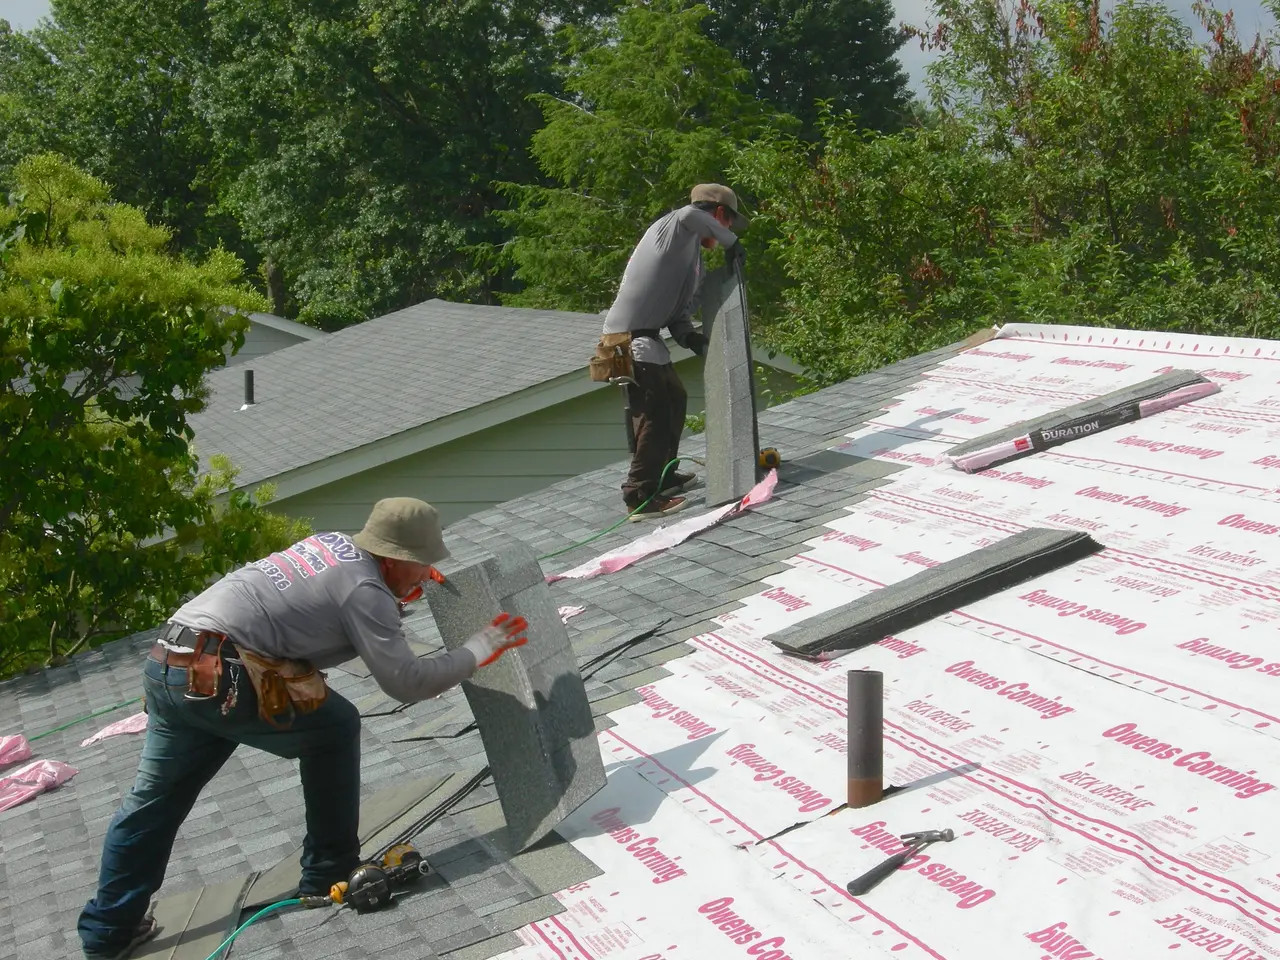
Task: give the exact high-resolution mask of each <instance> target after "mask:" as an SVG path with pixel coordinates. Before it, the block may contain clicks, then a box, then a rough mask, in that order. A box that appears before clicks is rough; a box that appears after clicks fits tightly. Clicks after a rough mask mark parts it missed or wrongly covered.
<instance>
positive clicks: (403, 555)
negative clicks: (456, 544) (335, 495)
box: [351, 497, 449, 566]
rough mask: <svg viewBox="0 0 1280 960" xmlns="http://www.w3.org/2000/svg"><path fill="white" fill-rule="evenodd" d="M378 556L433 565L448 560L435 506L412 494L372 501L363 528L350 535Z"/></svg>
mask: <svg viewBox="0 0 1280 960" xmlns="http://www.w3.org/2000/svg"><path fill="white" fill-rule="evenodd" d="M351 539H352V541H353V542H354V543H355V545H356V546H357V547H359V548H360V549H361V550H364V551H365V552H366V553H372V554H373V555H374V556H376V557H387V558H389V559H391V560H407V561H409V562H410V563H421V564H424V565H425V566H431V565H432V564H434V563H439V562H440V561H441V560H447V559H448V557H449V550H448V548H447V547H445V545H444V536H443V534H441V532H440V514H439V513H437V512H436V508H435V507H433V506H431V504H429V503H426V502H425V501H423V500H415V499H414V498H413V497H388V498H387V499H385V500H379V501H378V502H377V503H375V504H374V505H373V511H372V512H371V513H370V514H369V519H368V520H367V521H366V522H365V525H364V529H363V530H361V531H360V532H359V533H357V534H356V535H355V536H354V537H352V538H351Z"/></svg>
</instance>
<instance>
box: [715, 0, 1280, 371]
mask: <svg viewBox="0 0 1280 960" xmlns="http://www.w3.org/2000/svg"><path fill="white" fill-rule="evenodd" d="M938 11H939V16H940V22H939V24H938V26H937V29H936V32H935V33H934V34H933V36H934V37H935V39H936V42H938V43H939V44H940V45H941V46H942V49H943V51H944V53H943V56H942V57H941V59H940V61H939V62H938V63H937V64H936V65H935V67H934V68H933V72H932V81H931V87H932V91H931V92H932V100H933V104H932V106H933V111H932V113H931V116H930V118H929V122H928V123H927V124H926V125H924V126H921V127H918V128H913V129H911V130H907V131H904V132H902V133H900V134H897V135H893V136H873V135H867V134H865V133H864V132H862V131H860V130H858V129H856V127H855V126H853V125H851V124H849V123H847V122H844V121H841V120H838V119H829V120H828V121H827V122H826V123H825V127H824V130H825V134H826V138H827V140H826V144H825V146H824V148H823V149H822V150H821V151H820V152H819V153H818V154H817V155H816V156H815V155H814V154H813V152H812V151H811V149H810V148H809V147H808V146H807V145H806V144H804V143H799V142H796V141H789V140H787V139H785V138H781V137H772V138H764V139H761V140H760V141H758V142H756V143H754V144H752V145H751V146H750V147H748V148H747V149H746V150H745V151H744V152H743V153H742V154H741V155H740V157H739V158H738V164H737V166H736V173H737V176H738V177H739V178H740V179H741V181H743V182H745V183H747V184H749V185H750V186H751V188H752V189H753V190H754V191H755V192H756V193H757V194H758V195H759V196H761V197H763V198H767V203H764V204H762V212H763V219H765V220H766V221H767V222H768V223H769V224H770V226H771V228H772V229H773V231H774V237H775V240H774V246H775V251H776V254H777V255H778V257H779V258H780V259H781V260H782V261H783V262H784V263H785V265H786V269H787V272H788V274H789V276H790V278H791V279H792V281H793V286H791V287H790V288H789V289H788V292H787V294H786V319H785V322H783V323H780V324H778V325H776V326H775V327H774V328H773V329H772V330H771V337H772V342H773V343H774V344H775V345H776V346H778V347H780V348H782V349H785V350H786V351H787V352H788V353H789V354H790V355H791V356H793V357H795V358H796V359H797V360H799V361H801V362H802V363H804V364H806V365H807V366H808V367H809V368H810V369H811V372H812V373H813V374H814V375H815V376H817V377H819V378H820V379H821V380H822V381H824V382H832V381H834V380H837V379H841V378H843V377H847V376H851V375H854V374H857V373H860V372H863V371H865V370H868V369H871V368H873V367H875V366H878V365H880V364H883V363H887V362H891V361H894V360H897V359H900V358H902V357H904V356H907V355H910V354H913V353H916V352H918V351H920V350H924V349H928V348H930V347H934V346H939V345H941V344H943V343H947V342H951V341H954V340H956V339H958V338H960V337H962V336H964V335H965V334H966V333H969V332H972V331H974V330H976V329H978V328H982V327H988V326H991V325H993V324H1002V323H1008V322H1013V321H1025V322H1038V323H1073V324H1085V325H1099V326H1116V327H1128V328H1141V329H1154V330H1180V331H1188V332H1196V333H1204V334H1234V335H1244V336H1261V337H1274V336H1276V335H1278V334H1280V320H1278V319H1277V318H1280V298H1278V297H1277V281H1278V280H1280V233H1278V231H1277V224H1278V223H1280V190H1278V189H1277V184H1276V179H1277V174H1278V173H1280V162H1278V161H1280V128H1278V127H1277V119H1278V118H1280V94H1278V93H1277V90H1280V71H1278V70H1277V66H1276V63H1275V61H1274V59H1273V57H1272V54H1271V52H1270V50H1269V48H1268V47H1266V46H1265V45H1254V46H1253V47H1251V48H1243V47H1241V45H1240V44H1239V43H1238V42H1237V41H1236V39H1235V37H1234V35H1233V33H1232V30H1231V28H1230V22H1229V20H1227V19H1226V18H1224V17H1222V16H1221V15H1219V14H1215V13H1213V12H1212V11H1205V16H1206V18H1207V22H1208V24H1209V25H1210V27H1211V29H1212V32H1213V34H1214V41H1213V42H1212V44H1211V45H1210V47H1209V48H1208V49H1204V50H1202V49H1199V48H1198V47H1197V46H1196V45H1195V44H1194V43H1193V42H1192V40H1191V37H1190V34H1189V31H1188V30H1187V29H1186V27H1185V26H1184V25H1183V24H1182V23H1181V22H1179V21H1178V19H1177V18H1176V16H1175V15H1174V14H1172V13H1171V12H1169V11H1168V10H1167V9H1165V8H1164V7H1162V6H1159V5H1156V4H1151V3H1145V2H1135V0H1123V2H1121V3H1120V4H1118V6H1117V7H1116V10H1115V13H1114V16H1113V18H1112V19H1111V20H1110V22H1108V21H1107V20H1106V19H1105V18H1104V17H1103V15H1102V14H1101V12H1100V10H1099V8H1098V5H1097V3H1096V2H1095V3H1088V2H1085V3H1080V2H1071V0H1046V2H1044V3H1041V4H1039V5H1037V6H1034V7H1033V6H1032V5H1031V4H1030V3H1029V2H1027V0H1021V2H1018V0H1014V2H1013V3H1005V2H1001V0H940V2H939V4H938Z"/></svg>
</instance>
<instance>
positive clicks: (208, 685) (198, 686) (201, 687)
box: [186, 633, 227, 700]
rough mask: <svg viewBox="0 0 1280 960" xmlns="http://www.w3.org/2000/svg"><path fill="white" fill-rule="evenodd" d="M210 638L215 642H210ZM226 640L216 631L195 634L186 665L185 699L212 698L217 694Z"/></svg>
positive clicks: (220, 680)
mask: <svg viewBox="0 0 1280 960" xmlns="http://www.w3.org/2000/svg"><path fill="white" fill-rule="evenodd" d="M211 640H216V641H217V644H216V645H213V644H211V643H210V641H211ZM226 641H227V638H226V637H224V636H223V635H221V634H218V633H199V634H197V635H196V639H195V647H194V649H195V653H194V654H192V655H191V664H190V665H189V666H188V667H187V692H186V699H188V700H212V699H213V698H214V697H216V696H217V695H218V686H219V685H220V684H221V683H222V645H223V644H224V643H226ZM210 647H212V649H210Z"/></svg>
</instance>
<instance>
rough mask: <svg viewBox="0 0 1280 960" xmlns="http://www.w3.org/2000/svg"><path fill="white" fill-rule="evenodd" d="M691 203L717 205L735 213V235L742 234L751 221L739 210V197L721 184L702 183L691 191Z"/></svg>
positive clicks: (733, 228)
mask: <svg viewBox="0 0 1280 960" xmlns="http://www.w3.org/2000/svg"><path fill="white" fill-rule="evenodd" d="M689 202H690V203H715V204H719V205H720V206H722V207H727V208H728V209H730V210H732V211H733V226H732V227H730V228H729V229H731V230H732V231H733V232H734V233H741V232H742V231H743V230H745V229H746V228H747V224H749V223H750V222H751V221H750V220H749V219H747V217H746V215H745V214H743V213H742V211H741V210H739V209H738V195H737V194H736V193H734V192H733V191H732V190H730V189H729V188H728V187H726V186H724V185H723V184H719V183H700V184H698V185H697V186H696V187H694V188H693V189H692V190H690V191H689Z"/></svg>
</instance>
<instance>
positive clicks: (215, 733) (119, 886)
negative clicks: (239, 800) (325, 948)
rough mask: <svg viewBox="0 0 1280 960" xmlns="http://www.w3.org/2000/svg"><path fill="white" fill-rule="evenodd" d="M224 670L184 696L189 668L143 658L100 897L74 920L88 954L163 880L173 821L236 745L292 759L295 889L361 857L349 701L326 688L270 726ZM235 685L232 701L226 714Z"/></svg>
mask: <svg viewBox="0 0 1280 960" xmlns="http://www.w3.org/2000/svg"><path fill="white" fill-rule="evenodd" d="M228 656H230V657H234V656H235V654H234V653H230V654H228ZM222 670H223V673H222V683H221V685H220V688H219V691H218V696H217V697H215V698H214V699H212V700H187V699H185V697H184V694H185V693H186V690H187V671H186V669H185V668H182V667H170V666H166V665H165V664H162V663H159V662H157V661H156V660H154V659H152V658H150V657H148V658H147V662H146V667H145V669H144V671H143V689H144V690H145V691H146V696H147V700H146V703H147V713H148V716H149V720H148V724H147V739H146V743H145V744H144V745H143V748H142V757H141V759H140V760H139V762H138V775H137V778H136V779H135V780H134V783H133V789H132V790H131V791H130V792H129V795H128V796H127V797H125V799H124V802H123V803H122V804H121V805H120V809H119V810H117V811H116V813H115V816H114V817H112V819H111V824H110V826H108V828H107V836H106V840H105V842H104V844H103V850H102V868H101V871H100V873H99V876H98V894H97V896H96V897H94V898H93V899H92V900H90V901H89V902H88V903H87V904H86V905H85V908H84V910H83V912H82V913H81V914H80V922H79V924H78V925H77V929H78V930H79V933H80V939H81V941H82V942H83V944H84V948H85V950H86V951H88V952H102V953H110V952H112V951H113V950H118V949H121V948H123V946H124V945H126V944H128V943H129V941H130V940H131V939H132V938H133V936H134V933H135V931H136V930H137V928H138V926H139V924H141V922H142V920H143V919H144V918H145V916H146V912H147V909H148V907H149V906H150V903H151V898H152V896H153V895H154V894H155V892H156V891H157V890H159V889H160V885H161V884H162V883H163V882H164V874H165V869H166V867H167V866H168V864H169V857H170V855H171V853H172V851H173V841H174V839H175V837H176V836H177V833H178V828H179V827H180V826H182V822H183V821H184V820H185V819H186V818H187V814H189V813H190V812H191V808H192V807H193V806H194V805H195V802H196V799H197V798H198V797H199V796H200V791H201V790H203V789H204V787H205V784H207V783H208V782H209V781H210V780H212V779H213V776H214V774H216V773H217V772H218V770H219V769H220V768H221V767H222V765H223V764H224V763H226V762H227V758H228V757H230V756H231V754H232V753H234V752H235V749H236V747H237V746H239V745H240V744H245V745H246V746H250V747H256V748H258V749H259V750H265V751H266V752H267V753H270V754H274V755H275V756H277V757H284V758H287V759H290V760H298V761H299V772H300V774H301V777H302V797H303V801H304V803H305V805H306V815H307V835H306V839H305V840H304V841H303V846H302V882H301V886H300V887H299V892H300V893H302V894H304V895H305V894H315V893H327V892H328V891H329V887H330V886H331V885H332V884H334V883H336V882H337V881H339V880H345V879H346V878H347V875H348V874H349V873H350V872H351V870H353V869H354V868H355V867H356V866H357V865H358V863H359V860H360V839H359V829H360V714H359V713H358V712H357V711H356V708H355V707H354V706H352V705H351V702H350V701H348V700H346V699H345V698H343V697H341V696H339V695H338V694H337V693H334V692H333V691H332V690H331V691H329V696H328V697H327V698H326V700H325V702H324V703H323V704H322V705H321V706H320V708H319V709H318V710H315V711H313V712H312V713H308V714H298V715H296V716H295V718H294V721H293V724H292V726H290V728H289V729H287V730H277V729H276V728H274V727H272V726H271V725H270V724H269V723H267V722H266V721H265V720H263V719H262V718H261V717H259V716H258V701H257V696H256V695H255V694H254V692H253V685H252V684H251V683H250V682H249V677H248V676H247V675H246V674H245V672H244V670H243V669H242V668H240V667H239V664H238V663H231V662H227V661H226V660H225V659H224V662H223V665H222ZM232 683H235V684H236V696H237V701H238V702H237V704H236V706H235V707H233V708H231V709H230V710H229V711H228V713H227V715H226V716H223V715H222V706H223V704H224V703H225V702H226V695H227V693H228V691H229V690H230V685H231V684H232Z"/></svg>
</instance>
